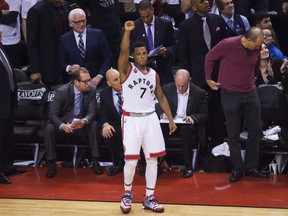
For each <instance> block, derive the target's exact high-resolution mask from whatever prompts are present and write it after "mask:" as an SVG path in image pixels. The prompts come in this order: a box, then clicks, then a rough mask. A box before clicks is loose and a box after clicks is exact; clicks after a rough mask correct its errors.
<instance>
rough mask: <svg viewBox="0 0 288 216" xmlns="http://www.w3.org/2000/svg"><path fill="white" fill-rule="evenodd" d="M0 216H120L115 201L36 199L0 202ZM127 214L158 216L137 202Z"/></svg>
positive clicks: (168, 214)
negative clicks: (143, 208)
mask: <svg viewBox="0 0 288 216" xmlns="http://www.w3.org/2000/svg"><path fill="white" fill-rule="evenodd" d="M164 207H165V212H164V213H163V214H160V215H163V216H164V215H165V216H174V215H175V216H176V215H177V216H190V215H195V216H223V215H225V216H250V215H251V216H252V215H253V216H287V215H288V209H277V208H245V207H224V206H197V205H168V204H165V205H164ZM0 215H1V216H34V215H35V216H36V215H37V216H38V215H39V216H42V215H44V216H46V215H53V216H63V215H69V216H73V215H75V216H76V215H77V216H86V215H87V216H90V215H91V216H92V215H93V216H95V215H97V216H98V215H99V216H113V215H123V214H122V213H121V211H120V208H119V203H118V202H92V201H90V202H87V201H60V200H35V199H0ZM129 215H140V216H141V215H159V214H157V213H152V212H151V211H147V210H142V208H141V204H140V203H134V204H133V205H132V210H131V212H130V214H129Z"/></svg>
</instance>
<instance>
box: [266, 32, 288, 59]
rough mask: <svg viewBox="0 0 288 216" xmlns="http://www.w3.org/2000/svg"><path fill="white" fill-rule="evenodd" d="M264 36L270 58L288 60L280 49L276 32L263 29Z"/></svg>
mask: <svg viewBox="0 0 288 216" xmlns="http://www.w3.org/2000/svg"><path fill="white" fill-rule="evenodd" d="M263 34H264V43H265V44H266V46H267V47H268V49H269V53H270V57H271V58H273V59H274V58H280V59H284V58H287V57H286V56H285V55H284V54H283V53H282V52H281V50H280V49H279V47H278V43H277V40H276V34H275V32H274V30H272V29H263Z"/></svg>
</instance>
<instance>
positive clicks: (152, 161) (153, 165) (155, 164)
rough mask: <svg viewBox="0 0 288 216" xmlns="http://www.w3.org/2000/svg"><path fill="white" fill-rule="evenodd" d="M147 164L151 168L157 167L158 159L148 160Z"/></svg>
mask: <svg viewBox="0 0 288 216" xmlns="http://www.w3.org/2000/svg"><path fill="white" fill-rule="evenodd" d="M146 164H147V166H150V167H157V158H146Z"/></svg>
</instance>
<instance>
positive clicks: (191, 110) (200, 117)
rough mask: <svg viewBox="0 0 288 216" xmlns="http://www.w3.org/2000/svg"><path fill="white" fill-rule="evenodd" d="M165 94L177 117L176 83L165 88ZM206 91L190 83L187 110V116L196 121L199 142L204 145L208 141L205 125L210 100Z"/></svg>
mask: <svg viewBox="0 0 288 216" xmlns="http://www.w3.org/2000/svg"><path fill="white" fill-rule="evenodd" d="M162 89H163V93H164V95H165V96H166V98H167V100H168V103H169V106H170V109H171V113H172V116H173V117H175V116H176V114H177V113H176V112H177V106H178V95H177V89H176V85H175V83H174V82H173V83H169V84H166V85H164V86H163V88H162ZM207 99H208V98H207V94H206V91H204V90H203V89H201V88H200V87H198V86H196V85H194V84H193V83H190V89H189V98H188V103H187V108H186V115H187V116H191V117H192V119H193V120H194V124H195V128H196V131H197V134H198V138H199V141H200V143H201V145H202V144H204V143H205V141H206V131H205V123H206V122H207V121H208V115H209V113H208V102H207V101H208V100H207Z"/></svg>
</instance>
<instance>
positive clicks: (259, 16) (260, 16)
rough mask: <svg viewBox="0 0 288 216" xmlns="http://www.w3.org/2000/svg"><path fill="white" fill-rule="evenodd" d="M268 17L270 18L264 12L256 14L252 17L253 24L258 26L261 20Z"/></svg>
mask: <svg viewBox="0 0 288 216" xmlns="http://www.w3.org/2000/svg"><path fill="white" fill-rule="evenodd" d="M268 17H270V16H269V14H267V13H265V12H258V13H256V14H255V16H254V24H255V25H257V24H260V23H261V21H262V20H263V19H265V18H268Z"/></svg>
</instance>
